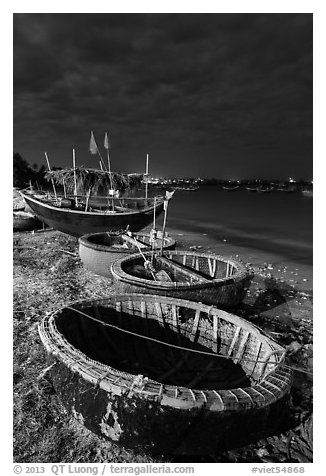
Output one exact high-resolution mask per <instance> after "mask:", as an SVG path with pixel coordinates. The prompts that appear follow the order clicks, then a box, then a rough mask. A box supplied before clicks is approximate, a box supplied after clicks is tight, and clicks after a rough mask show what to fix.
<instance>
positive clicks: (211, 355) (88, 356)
mask: <svg viewBox="0 0 326 476" xmlns="http://www.w3.org/2000/svg"><path fill="white" fill-rule="evenodd" d="M39 334H40V337H41V340H42V342H43V344H44V346H45V349H46V351H47V353H48V359H49V362H48V363H49V364H50V365H49V367H48V368H47V370H48V373H49V375H50V377H51V378H52V380H53V384H54V388H55V389H56V392H57V394H58V395H59V397H60V398H61V400H62V402H63V404H64V405H65V406H66V408H67V410H68V411H69V412H71V414H72V415H73V416H74V417H75V418H76V419H77V420H78V421H79V422H80V423H81V424H83V425H84V426H85V427H87V428H88V429H90V430H91V431H92V432H94V433H96V434H98V435H100V436H102V437H103V438H105V439H109V440H111V441H113V442H115V443H118V444H121V445H122V446H123V447H125V448H132V449H135V450H136V451H137V450H140V451H142V452H144V451H145V452H151V453H159V454H162V453H165V454H213V453H214V452H215V451H216V450H221V449H226V448H232V447H236V446H240V445H244V444H248V443H250V442H252V441H255V440H257V439H258V438H261V437H263V436H267V435H268V434H273V432H275V431H277V429H278V427H279V424H280V422H281V420H282V416H283V412H284V410H286V405H285V402H286V400H287V395H288V392H289V390H290V386H291V378H292V373H291V370H289V368H288V367H287V366H286V365H285V360H284V359H285V350H284V349H283V348H282V347H281V346H280V345H279V344H277V343H276V342H275V341H274V340H272V339H270V338H269V337H267V336H265V335H264V334H263V333H262V331H261V330H259V329H258V328H257V327H255V326H253V325H252V324H250V323H248V322H247V321H244V320H243V319H240V318H239V317H237V316H235V315H233V314H230V313H227V312H225V311H221V310H220V309H217V308H215V307H213V306H206V305H203V304H201V303H195V302H191V301H185V300H178V299H173V298H167V297H163V296H154V295H153V296H152V295H141V294H122V295H119V294H118V295H112V296H110V297H108V298H105V299H100V300H92V301H81V302H78V303H74V304H72V305H71V306H67V307H65V308H63V309H59V310H57V311H56V312H54V313H52V314H49V315H47V316H46V317H45V318H44V319H43V320H42V321H41V323H40V325H39Z"/></svg>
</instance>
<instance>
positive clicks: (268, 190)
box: [257, 185, 274, 193]
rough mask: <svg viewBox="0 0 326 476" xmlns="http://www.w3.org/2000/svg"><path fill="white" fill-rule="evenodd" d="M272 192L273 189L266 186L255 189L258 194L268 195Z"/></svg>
mask: <svg viewBox="0 0 326 476" xmlns="http://www.w3.org/2000/svg"><path fill="white" fill-rule="evenodd" d="M273 190H274V187H272V186H268V185H260V187H258V188H257V192H259V193H270V192H272V191H273Z"/></svg>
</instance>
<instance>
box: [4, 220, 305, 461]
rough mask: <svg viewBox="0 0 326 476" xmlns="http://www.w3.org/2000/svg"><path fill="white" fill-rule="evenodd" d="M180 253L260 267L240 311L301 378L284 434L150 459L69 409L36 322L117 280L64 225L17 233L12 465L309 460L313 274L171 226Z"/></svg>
mask: <svg viewBox="0 0 326 476" xmlns="http://www.w3.org/2000/svg"><path fill="white" fill-rule="evenodd" d="M168 231H169V233H170V234H171V236H173V237H174V238H175V239H176V240H177V242H178V249H188V250H189V249H198V250H200V251H205V250H209V251H211V252H216V253H218V254H222V255H224V256H231V257H233V258H236V259H240V260H241V261H243V262H244V263H245V264H247V266H248V267H250V268H251V269H252V270H253V272H254V279H253V281H252V283H251V286H250V289H249V290H248V293H247V296H246V298H245V300H244V302H243V303H242V304H241V305H240V306H239V307H238V308H237V309H235V310H234V313H235V314H238V315H241V316H242V317H244V318H246V319H247V320H249V321H250V322H252V323H254V324H255V325H257V326H259V327H261V328H262V329H263V330H264V331H265V333H268V334H269V335H270V336H271V337H273V338H274V339H275V340H276V341H278V342H279V343H280V344H282V345H283V346H285V347H287V349H288V364H289V365H292V366H293V367H294V368H296V369H298V370H294V382H293V387H292V391H291V399H290V406H289V412H288V417H287V421H284V424H283V429H282V431H281V433H280V434H277V435H271V436H269V437H268V438H266V439H264V440H260V441H258V442H256V443H254V444H251V445H248V446H246V447H242V448H238V449H236V450H232V451H228V452H223V453H219V454H214V455H202V456H200V457H198V456H196V457H194V458H191V457H189V458H187V459H184V458H178V457H175V456H174V457H169V455H162V456H160V457H159V458H156V459H153V458H152V457H150V456H149V455H147V454H145V453H144V454H135V453H133V452H131V451H127V450H125V449H123V448H121V447H119V446H117V445H115V444H114V443H108V442H107V441H103V440H101V439H100V438H98V437H97V436H95V435H93V434H92V433H91V432H89V431H88V430H87V429H85V428H84V427H82V426H81V425H80V424H79V423H77V421H75V420H74V419H73V418H72V416H71V415H69V414H67V412H66V411H65V409H64V407H63V406H62V405H61V403H60V401H59V400H58V398H57V396H56V394H55V391H54V389H53V386H52V383H51V380H50V379H49V378H48V375H47V373H46V360H45V357H46V356H45V351H44V348H43V346H42V344H41V342H40V339H39V336H38V332H37V326H38V323H39V322H40V320H41V319H42V317H43V316H44V315H45V313H47V312H50V311H52V310H54V309H57V308H58V307H61V306H65V305H67V304H68V303H71V302H72V301H76V300H81V299H89V298H94V297H101V296H105V295H107V294H108V293H110V292H111V286H112V282H110V280H108V279H106V278H102V277H100V276H96V275H94V274H93V273H91V272H90V271H88V270H87V269H85V268H84V267H83V265H82V263H81V261H80V259H79V256H78V242H77V239H76V238H73V237H69V236H68V235H64V234H63V233H60V232H58V231H53V230H45V231H38V232H35V233H33V232H21V233H15V234H14V237H13V265H14V266H13V271H14V290H13V291H14V297H13V299H14V319H13V338H14V348H13V361H14V375H13V380H14V398H13V400H14V462H19V463H51V462H52V463H55V462H64V463H69V462H76V463H87V462H92V463H102V462H114V463H119V462H124V463H130V462H139V463H144V462H154V461H156V462H178V461H180V462H181V461H182V462H192V461H193V462H210V463H214V462H216V463H219V462H230V463H233V462H234V463H236V462H245V463H251V462H257V463H266V462H300V463H301V462H302V463H303V462H311V461H312V400H313V398H312V366H313V337H312V327H313V322H312V305H313V304H312V302H313V293H312V272H311V270H309V269H308V268H307V267H299V266H296V265H295V263H286V262H284V261H282V262H281V261H280V259H279V257H277V256H272V255H270V256H266V255H264V254H263V253H262V252H259V253H258V252H255V250H252V249H251V250H248V249H240V248H236V247H234V246H231V245H230V244H228V243H227V242H223V243H214V242H212V241H211V240H210V239H209V238H208V237H207V236H205V235H200V236H199V235H196V234H192V233H184V232H182V231H181V230H176V229H173V230H168Z"/></svg>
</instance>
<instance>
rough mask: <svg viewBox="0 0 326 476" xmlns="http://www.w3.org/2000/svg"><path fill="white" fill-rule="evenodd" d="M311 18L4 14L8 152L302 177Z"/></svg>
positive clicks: (177, 171)
mask: <svg viewBox="0 0 326 476" xmlns="http://www.w3.org/2000/svg"><path fill="white" fill-rule="evenodd" d="M312 28H313V26H312V14H271V13H270V14H76V13H72V14H41V13H39V14H14V151H15V152H19V153H20V154H21V155H22V156H23V157H24V158H25V159H26V160H28V161H29V162H30V163H38V164H41V163H44V151H47V152H48V154H49V156H50V159H51V162H52V164H53V165H57V166H70V165H71V149H72V148H73V147H75V148H76V152H77V161H78V162H79V163H83V164H85V165H88V166H91V165H94V158H93V157H92V156H90V154H89V152H88V140H89V133H90V131H91V130H93V131H94V133H95V136H96V138H97V141H98V144H99V147H100V148H101V146H102V140H103V136H104V132H105V131H108V133H109V137H110V142H111V144H112V150H111V158H112V166H113V168H114V169H115V170H120V171H123V172H137V171H142V170H143V169H144V162H145V155H146V153H149V154H150V158H151V160H150V169H151V170H150V171H151V172H152V173H153V174H161V175H188V176H197V175H200V176H205V177H208V176H215V177H221V178H236V177H242V178H250V177H254V176H258V177H269V178H271V177H272V178H278V177H279V178H282V177H288V176H289V175H292V176H295V175H296V176H297V178H311V176H312V90H313V88H312V37H313V35H312Z"/></svg>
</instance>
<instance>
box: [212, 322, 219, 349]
mask: <svg viewBox="0 0 326 476" xmlns="http://www.w3.org/2000/svg"><path fill="white" fill-rule="evenodd" d="M218 324H219V317H218V316H217V315H216V314H215V315H214V316H213V352H215V353H217V338H218Z"/></svg>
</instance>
